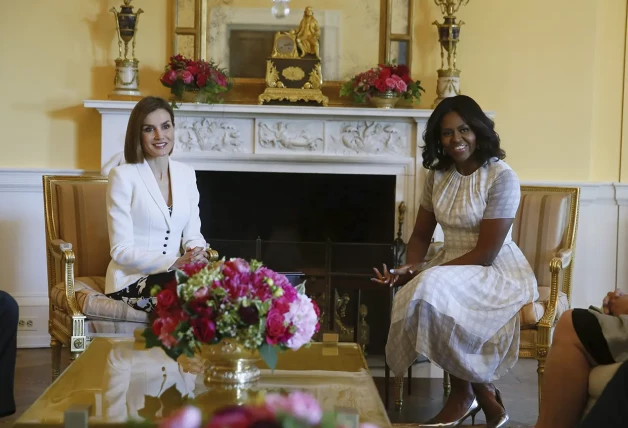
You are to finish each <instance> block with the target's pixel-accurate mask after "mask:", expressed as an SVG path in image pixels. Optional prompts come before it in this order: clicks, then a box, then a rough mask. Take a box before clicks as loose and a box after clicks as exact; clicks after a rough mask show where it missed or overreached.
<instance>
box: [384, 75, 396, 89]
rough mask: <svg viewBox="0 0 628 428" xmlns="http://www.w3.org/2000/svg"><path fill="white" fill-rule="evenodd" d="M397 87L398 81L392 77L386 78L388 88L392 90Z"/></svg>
mask: <svg viewBox="0 0 628 428" xmlns="http://www.w3.org/2000/svg"><path fill="white" fill-rule="evenodd" d="M396 87H397V82H395V79H393V78H392V77H389V78H387V79H386V90H387V91H392V90H394V89H395V88H396Z"/></svg>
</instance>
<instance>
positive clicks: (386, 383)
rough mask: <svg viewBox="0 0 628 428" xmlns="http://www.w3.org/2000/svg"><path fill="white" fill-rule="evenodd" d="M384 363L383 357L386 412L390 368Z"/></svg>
mask: <svg viewBox="0 0 628 428" xmlns="http://www.w3.org/2000/svg"><path fill="white" fill-rule="evenodd" d="M385 361H386V359H385V357H384V406H385V407H386V410H388V408H389V406H390V397H389V395H390V367H388V363H387V362H385Z"/></svg>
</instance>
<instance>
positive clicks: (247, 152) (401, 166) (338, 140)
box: [84, 100, 432, 239]
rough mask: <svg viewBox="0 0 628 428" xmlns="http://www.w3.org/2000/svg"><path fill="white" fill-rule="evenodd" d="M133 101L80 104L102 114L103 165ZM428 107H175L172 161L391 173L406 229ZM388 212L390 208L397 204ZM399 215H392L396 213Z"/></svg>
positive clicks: (223, 167) (115, 149) (232, 167)
mask: <svg viewBox="0 0 628 428" xmlns="http://www.w3.org/2000/svg"><path fill="white" fill-rule="evenodd" d="M134 105H135V102H132V101H99V100H93V101H92V100H89V101H85V103H84V106H85V107H86V108H95V109H97V110H98V111H99V112H100V113H101V115H102V139H101V165H102V166H104V165H106V164H108V163H110V162H111V160H112V159H115V157H116V156H119V154H120V153H121V152H122V151H123V148H124V136H125V133H126V125H127V122H128V119H129V115H130V113H131V110H132V108H133V106H134ZM431 112H432V111H431V110H421V109H402V108H399V109H391V110H384V109H375V108H368V107H355V108H351V107H297V106H268V105H241V104H237V105H235V104H216V105H206V104H181V105H180V107H179V108H178V109H176V110H175V122H176V123H175V149H174V153H173V155H172V156H173V158H174V159H177V160H180V161H182V162H185V163H187V164H189V165H191V166H193V167H194V168H195V169H197V170H209V171H212V170H216V171H259V172H264V171H266V172H299V173H328V174H371V175H373V174H375V175H394V176H396V177H397V180H396V202H397V203H396V205H397V206H398V205H399V203H400V202H402V201H403V202H405V204H406V207H407V215H406V222H405V227H404V237H405V238H406V239H407V238H408V237H409V235H410V233H411V231H412V227H413V222H414V217H415V214H416V211H417V210H418V201H417V198H418V196H420V193H421V192H420V191H418V192H417V189H421V187H422V183H423V178H424V176H425V174H424V169H423V167H422V166H421V161H422V158H421V149H420V146H421V145H422V144H423V141H422V133H423V129H424V128H425V123H426V122H427V119H428V117H429V115H430V114H431ZM391 209H395V211H396V207H395V208H393V207H391ZM396 215H397V214H396Z"/></svg>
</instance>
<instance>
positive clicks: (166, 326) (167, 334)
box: [153, 317, 179, 349]
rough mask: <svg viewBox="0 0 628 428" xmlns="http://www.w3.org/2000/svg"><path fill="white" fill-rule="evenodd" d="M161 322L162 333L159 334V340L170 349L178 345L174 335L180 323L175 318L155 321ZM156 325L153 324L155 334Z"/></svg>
mask: <svg viewBox="0 0 628 428" xmlns="http://www.w3.org/2000/svg"><path fill="white" fill-rule="evenodd" d="M157 321H161V331H160V332H159V340H160V341H161V343H162V344H163V345H164V346H165V347H166V348H168V349H170V348H171V347H173V346H175V345H176V344H177V338H176V337H174V336H173V335H172V333H174V331H175V330H176V329H177V326H178V325H179V321H178V320H177V319H175V318H173V317H167V318H159V319H157V320H155V323H156V322H157ZM155 323H153V332H154V331H155Z"/></svg>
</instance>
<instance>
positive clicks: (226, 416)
mask: <svg viewBox="0 0 628 428" xmlns="http://www.w3.org/2000/svg"><path fill="white" fill-rule="evenodd" d="M271 418H272V415H271V414H269V412H268V411H265V410H264V409H257V408H253V407H251V408H247V407H242V406H229V407H227V408H224V409H222V410H218V411H217V412H216V413H214V416H213V417H212V419H211V420H210V421H209V424H207V428H249V427H250V426H251V425H253V424H254V423H255V422H258V421H263V420H270V419H271Z"/></svg>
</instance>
